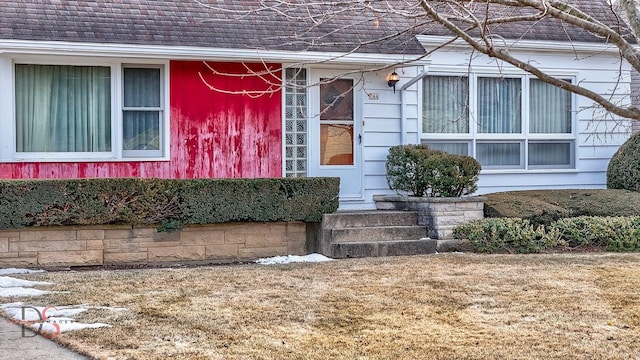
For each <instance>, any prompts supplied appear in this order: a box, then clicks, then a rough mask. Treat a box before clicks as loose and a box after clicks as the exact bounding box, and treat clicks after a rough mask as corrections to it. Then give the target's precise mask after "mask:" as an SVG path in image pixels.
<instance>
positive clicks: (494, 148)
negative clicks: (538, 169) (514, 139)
mask: <svg viewBox="0 0 640 360" xmlns="http://www.w3.org/2000/svg"><path fill="white" fill-rule="evenodd" d="M476 155H477V156H476V158H477V160H478V161H479V162H480V164H481V165H482V166H496V167H520V166H521V165H520V143H494V144H490V143H478V144H477V145H476Z"/></svg>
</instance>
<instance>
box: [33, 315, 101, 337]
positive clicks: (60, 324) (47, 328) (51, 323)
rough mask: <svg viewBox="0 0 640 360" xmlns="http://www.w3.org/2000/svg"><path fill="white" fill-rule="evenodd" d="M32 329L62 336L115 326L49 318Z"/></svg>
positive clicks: (34, 325)
mask: <svg viewBox="0 0 640 360" xmlns="http://www.w3.org/2000/svg"><path fill="white" fill-rule="evenodd" d="M56 325H57V329H56ZM30 327H31V328H32V329H33V330H37V331H43V332H49V333H55V334H60V333H63V332H67V331H76V330H82V329H98V328H110V327H113V326H111V325H109V324H103V323H93V324H85V323H79V322H75V320H73V319H71V318H53V317H51V318H49V320H47V321H46V322H44V323H41V324H32V325H31V326H30Z"/></svg>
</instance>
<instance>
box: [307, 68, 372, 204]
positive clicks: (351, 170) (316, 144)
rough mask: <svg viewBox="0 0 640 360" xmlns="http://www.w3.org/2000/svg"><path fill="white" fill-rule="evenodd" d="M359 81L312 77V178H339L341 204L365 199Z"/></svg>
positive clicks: (322, 74) (333, 75)
mask: <svg viewBox="0 0 640 360" xmlns="http://www.w3.org/2000/svg"><path fill="white" fill-rule="evenodd" d="M358 80H359V79H358V78H357V77H356V76H349V75H344V76H342V75H341V74H340V72H337V71H316V72H315V73H313V74H312V77H311V81H312V82H311V84H313V86H312V87H311V89H310V92H309V94H310V99H309V100H310V101H309V105H310V116H309V125H310V132H309V136H310V139H309V140H310V145H311V149H310V154H309V155H310V156H309V166H310V169H309V170H310V175H311V176H323V177H324V176H331V177H339V178H340V201H341V202H344V201H357V200H363V198H364V197H363V196H364V194H363V186H362V182H363V180H362V177H363V176H362V115H361V109H360V104H361V103H362V100H361V91H362V89H361V86H359V83H358Z"/></svg>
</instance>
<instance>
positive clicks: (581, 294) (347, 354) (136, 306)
mask: <svg viewBox="0 0 640 360" xmlns="http://www.w3.org/2000/svg"><path fill="white" fill-rule="evenodd" d="M22 277H23V278H25V279H29V280H39V281H50V282H54V283H56V285H55V286H53V287H48V288H47V289H49V290H56V291H65V292H64V293H54V294H48V295H44V296H42V297H40V298H33V299H29V300H28V301H29V303H31V304H38V305H43V306H46V305H66V304H89V305H97V306H110V307H124V308H127V309H129V310H127V311H109V310H92V311H89V312H87V313H85V314H84V315H82V316H80V317H78V320H79V321H80V320H83V316H84V317H85V318H84V320H91V321H99V322H105V323H109V324H112V325H113V327H112V328H106V329H87V330H81V331H77V332H69V333H64V334H62V335H61V336H59V337H58V338H57V339H56V341H59V342H60V343H62V344H65V345H66V346H68V347H70V348H72V349H74V350H76V351H78V352H81V353H84V354H87V355H90V356H91V357H94V358H98V359H167V358H174V359H285V358H286V359H385V360H389V359H567V358H571V359H640V254H609V253H593V254H545V255H476V254H437V255H430V256H413V257H393V258H373V259H352V260H340V261H332V262H327V263H314V264H289V265H274V266H264V265H256V264H250V265H232V266H214V267H195V268H172V269H144V270H100V271H79V272H49V273H40V274H31V275H25V276H22ZM17 300H24V299H18V298H14V299H5V302H10V301H17Z"/></svg>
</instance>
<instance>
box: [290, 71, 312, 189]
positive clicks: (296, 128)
mask: <svg viewBox="0 0 640 360" xmlns="http://www.w3.org/2000/svg"><path fill="white" fill-rule="evenodd" d="M285 77H286V78H285V82H286V87H285V95H284V96H285V176H287V177H303V176H307V146H308V139H309V135H308V134H307V127H308V126H307V125H308V124H307V71H306V70H305V69H287V70H286V72H285Z"/></svg>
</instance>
